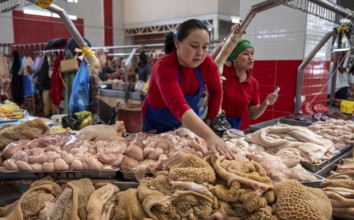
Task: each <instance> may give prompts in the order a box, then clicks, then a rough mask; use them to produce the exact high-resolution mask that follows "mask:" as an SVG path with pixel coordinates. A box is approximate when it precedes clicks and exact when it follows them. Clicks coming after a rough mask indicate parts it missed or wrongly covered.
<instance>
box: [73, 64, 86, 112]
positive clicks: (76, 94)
mask: <svg viewBox="0 0 354 220" xmlns="http://www.w3.org/2000/svg"><path fill="white" fill-rule="evenodd" d="M89 104H90V74H89V67H88V64H87V62H86V61H84V60H82V61H81V63H80V68H79V70H78V71H77V73H76V76H75V79H74V82H73V88H72V91H71V94H70V100H69V113H70V114H73V113H75V112H80V111H85V110H88V109H89Z"/></svg>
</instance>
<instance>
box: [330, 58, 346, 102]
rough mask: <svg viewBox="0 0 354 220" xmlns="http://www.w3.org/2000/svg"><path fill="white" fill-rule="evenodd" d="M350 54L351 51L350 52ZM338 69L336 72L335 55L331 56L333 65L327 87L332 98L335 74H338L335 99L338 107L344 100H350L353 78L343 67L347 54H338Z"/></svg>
mask: <svg viewBox="0 0 354 220" xmlns="http://www.w3.org/2000/svg"><path fill="white" fill-rule="evenodd" d="M349 52H350V51H349ZM337 56H338V57H337V58H338V59H337V69H336V70H334V69H333V66H334V53H332V54H331V63H330V72H329V77H330V78H329V80H328V87H327V94H328V96H330V94H331V89H332V77H333V75H334V73H335V72H336V73H337V74H336V87H335V94H334V98H335V99H337V101H336V102H335V103H336V104H337V105H339V103H340V101H341V100H343V99H348V97H349V93H350V90H349V88H350V84H351V83H352V82H351V78H352V77H350V76H349V74H348V71H347V69H346V68H344V67H343V63H344V60H345V58H346V52H344V51H341V52H338V55H337Z"/></svg>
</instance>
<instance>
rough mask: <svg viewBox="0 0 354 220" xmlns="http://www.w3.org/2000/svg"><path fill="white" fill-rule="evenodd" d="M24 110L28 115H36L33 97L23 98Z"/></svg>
mask: <svg viewBox="0 0 354 220" xmlns="http://www.w3.org/2000/svg"><path fill="white" fill-rule="evenodd" d="M24 108H25V110H27V111H28V113H29V114H30V115H35V114H36V100H35V98H34V96H33V95H32V96H30V97H26V98H25V107H24Z"/></svg>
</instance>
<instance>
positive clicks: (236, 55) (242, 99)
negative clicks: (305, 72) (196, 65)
mask: <svg viewBox="0 0 354 220" xmlns="http://www.w3.org/2000/svg"><path fill="white" fill-rule="evenodd" d="M237 27H239V24H236V25H234V26H233V27H232V30H233V31H237V30H238V28H237ZM253 64H254V48H253V46H252V44H251V42H249V41H248V40H245V39H240V41H239V42H238V43H237V45H236V46H235V48H234V49H233V51H232V53H231V54H230V55H229V57H228V58H227V63H226V64H224V67H223V74H222V75H223V76H224V77H225V78H226V80H224V81H223V89H224V94H223V101H222V109H223V110H224V111H225V114H226V118H227V120H228V121H229V123H230V124H231V127H232V128H236V129H240V126H241V118H242V116H243V114H244V113H245V112H247V111H248V115H249V117H250V118H252V119H257V118H259V117H260V116H261V115H262V114H263V113H264V112H265V110H266V109H267V107H268V106H269V105H273V104H274V103H275V102H276V101H277V98H278V95H277V94H275V93H270V94H268V96H267V97H266V99H265V100H264V101H263V102H262V103H261V102H260V98H259V84H258V81H257V79H256V78H254V77H253V76H252V74H250V73H249V70H250V69H252V68H253Z"/></svg>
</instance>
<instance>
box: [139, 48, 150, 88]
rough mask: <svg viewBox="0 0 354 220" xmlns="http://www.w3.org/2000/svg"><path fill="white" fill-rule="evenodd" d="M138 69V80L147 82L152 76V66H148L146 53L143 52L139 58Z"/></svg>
mask: <svg viewBox="0 0 354 220" xmlns="http://www.w3.org/2000/svg"><path fill="white" fill-rule="evenodd" d="M137 64H138V67H137V68H136V70H135V72H137V73H138V80H141V81H143V82H147V81H148V79H149V78H150V75H151V66H150V65H148V57H147V56H146V54H145V51H141V52H140V54H139V56H138V57H137Z"/></svg>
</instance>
